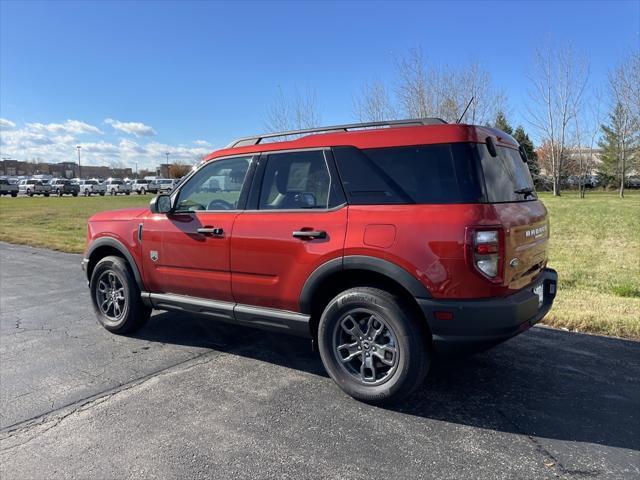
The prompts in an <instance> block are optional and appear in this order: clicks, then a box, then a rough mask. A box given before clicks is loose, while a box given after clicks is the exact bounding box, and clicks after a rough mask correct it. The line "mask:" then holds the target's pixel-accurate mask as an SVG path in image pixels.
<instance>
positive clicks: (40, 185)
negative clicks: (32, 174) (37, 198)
mask: <svg viewBox="0 0 640 480" xmlns="http://www.w3.org/2000/svg"><path fill="white" fill-rule="evenodd" d="M18 189H19V191H20V192H22V193H24V194H25V195H27V196H29V197H33V196H34V195H44V196H45V197H48V196H49V195H51V185H49V184H48V183H47V181H46V180H39V179H37V178H27V179H24V180H20V183H19V184H18Z"/></svg>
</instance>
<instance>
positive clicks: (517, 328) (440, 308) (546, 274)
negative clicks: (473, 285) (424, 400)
mask: <svg viewBox="0 0 640 480" xmlns="http://www.w3.org/2000/svg"><path fill="white" fill-rule="evenodd" d="M557 283H558V274H557V273H556V271H555V270H552V269H550V268H547V269H545V270H543V272H542V273H541V274H540V276H539V277H538V278H537V279H536V281H535V282H533V283H532V284H531V285H529V286H528V287H526V288H524V289H523V290H521V291H519V292H518V293H516V294H514V295H511V296H508V297H504V298H492V299H487V300H435V299H418V303H419V305H420V307H421V309H422V311H423V312H424V315H425V318H426V319H427V322H428V323H429V327H430V328H431V333H432V334H433V344H434V348H435V350H436V352H438V353H449V352H456V351H465V350H466V351H473V350H481V349H484V348H487V347H490V346H492V345H496V344H498V343H500V342H503V341H504V340H507V339H508V338H511V337H513V336H514V335H517V334H519V333H522V332H524V331H526V330H528V329H529V328H530V327H532V326H533V325H535V324H536V323H538V322H539V321H540V320H542V318H543V317H544V316H545V315H546V314H547V312H548V311H549V310H550V309H551V306H552V305H553V300H554V298H555V296H556V291H557ZM540 285H541V286H542V288H543V292H544V297H543V301H542V304H541V305H540V304H539V298H538V295H537V294H536V293H534V291H533V290H534V289H535V288H536V287H538V286H540ZM436 312H450V313H451V314H453V318H452V319H451V320H438V319H437V318H436Z"/></svg>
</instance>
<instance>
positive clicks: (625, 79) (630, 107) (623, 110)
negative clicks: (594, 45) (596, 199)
mask: <svg viewBox="0 0 640 480" xmlns="http://www.w3.org/2000/svg"><path fill="white" fill-rule="evenodd" d="M609 88H610V90H611V97H612V100H613V102H614V103H615V105H616V107H619V110H618V111H617V113H618V115H617V120H618V127H619V130H618V133H619V135H618V136H617V140H618V146H617V147H618V148H617V150H618V151H617V156H618V162H619V163H618V171H619V174H620V197H621V198H622V197H624V183H625V177H626V172H627V169H628V167H629V162H630V161H635V160H637V157H638V152H637V143H638V136H639V132H640V53H639V52H634V53H632V54H631V55H629V56H628V57H627V58H626V59H625V60H624V61H623V62H622V63H621V64H620V65H619V66H618V67H617V68H616V69H615V70H613V71H612V72H610V73H609Z"/></svg>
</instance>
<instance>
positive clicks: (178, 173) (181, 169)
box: [169, 162, 192, 178]
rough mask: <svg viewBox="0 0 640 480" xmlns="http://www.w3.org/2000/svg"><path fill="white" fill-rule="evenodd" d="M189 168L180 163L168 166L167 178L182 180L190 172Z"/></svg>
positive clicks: (189, 166)
mask: <svg viewBox="0 0 640 480" xmlns="http://www.w3.org/2000/svg"><path fill="white" fill-rule="evenodd" d="M191 168H192V167H191V165H187V164H186V163H181V162H176V163H174V164H172V165H169V178H182V177H184V176H185V175H186V174H187V173H189V172H190V171H191Z"/></svg>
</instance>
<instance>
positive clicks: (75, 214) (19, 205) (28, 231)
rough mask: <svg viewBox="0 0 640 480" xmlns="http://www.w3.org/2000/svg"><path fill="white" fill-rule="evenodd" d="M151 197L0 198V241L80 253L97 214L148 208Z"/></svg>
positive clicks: (134, 195)
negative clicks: (90, 223)
mask: <svg viewBox="0 0 640 480" xmlns="http://www.w3.org/2000/svg"><path fill="white" fill-rule="evenodd" d="M151 198H152V196H150V195H136V194H133V195H129V196H116V197H111V196H109V195H107V196H104V197H101V196H91V197H17V198H10V197H0V241H4V242H11V243H20V244H22V245H31V246H32V247H45V248H51V249H53V250H60V251H62V252H71V253H82V252H83V251H84V247H85V242H86V239H87V219H88V218H89V217H90V216H91V215H93V214H94V213H97V212H102V211H104V210H112V209H115V208H127V207H138V206H145V205H149V201H150V200H151Z"/></svg>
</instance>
